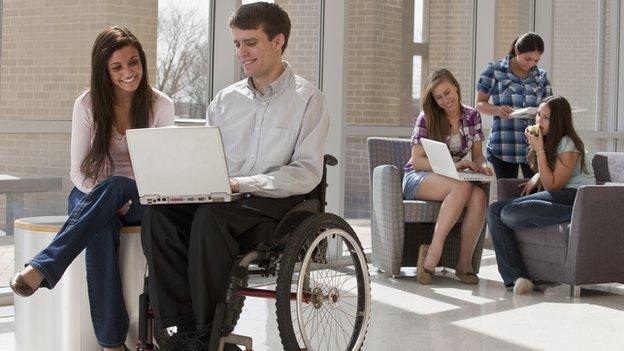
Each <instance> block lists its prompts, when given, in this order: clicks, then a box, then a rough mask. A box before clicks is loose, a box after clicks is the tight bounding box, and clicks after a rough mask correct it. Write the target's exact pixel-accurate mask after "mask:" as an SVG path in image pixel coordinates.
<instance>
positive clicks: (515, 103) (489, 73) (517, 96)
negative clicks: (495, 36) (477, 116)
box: [477, 56, 552, 163]
mask: <svg viewBox="0 0 624 351" xmlns="http://www.w3.org/2000/svg"><path fill="white" fill-rule="evenodd" d="M509 61H510V57H509V56H507V57H505V58H504V59H502V60H500V61H498V62H493V63H490V65H489V66H488V67H487V68H486V69H485V71H483V73H481V77H480V78H479V82H478V83H477V90H479V91H480V92H483V93H485V94H488V95H490V97H491V98H492V103H493V104H494V105H495V106H504V105H506V106H511V107H512V108H523V107H537V106H539V104H540V102H541V101H542V100H543V99H544V98H546V97H547V96H550V95H552V89H551V87H550V82H549V81H548V76H547V74H546V71H544V70H543V69H541V68H538V67H537V66H535V67H533V68H532V69H531V70H530V71H529V75H528V76H527V77H526V78H525V79H522V78H520V77H518V76H517V75H515V74H514V73H513V72H512V71H511V67H509ZM532 123H533V121H531V120H529V119H524V118H511V119H501V118H500V117H498V116H494V120H493V121H492V133H491V135H490V138H489V140H488V146H487V147H488V150H489V151H490V152H491V153H492V154H493V155H494V156H496V157H497V158H499V159H501V160H503V161H505V162H511V163H526V148H527V141H526V137H525V136H524V130H525V129H526V127H527V126H528V125H529V124H532Z"/></svg>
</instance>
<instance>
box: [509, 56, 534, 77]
mask: <svg viewBox="0 0 624 351" xmlns="http://www.w3.org/2000/svg"><path fill="white" fill-rule="evenodd" d="M501 68H503V69H504V70H505V72H507V73H511V74H514V75H515V73H513V72H512V70H511V56H509V55H507V56H505V58H504V59H502V60H501ZM537 75H539V68H537V65H535V66H533V67H531V69H530V70H529V74H528V75H527V77H526V78H524V79H527V78H529V77H534V76H537Z"/></svg>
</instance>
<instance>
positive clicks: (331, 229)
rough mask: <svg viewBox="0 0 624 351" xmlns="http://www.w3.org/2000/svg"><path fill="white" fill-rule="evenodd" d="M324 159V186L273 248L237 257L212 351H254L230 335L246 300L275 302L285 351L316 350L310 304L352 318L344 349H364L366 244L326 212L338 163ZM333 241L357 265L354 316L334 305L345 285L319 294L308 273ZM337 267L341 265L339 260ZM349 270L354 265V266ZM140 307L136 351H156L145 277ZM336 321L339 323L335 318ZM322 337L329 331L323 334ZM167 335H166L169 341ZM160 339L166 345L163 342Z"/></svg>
mask: <svg viewBox="0 0 624 351" xmlns="http://www.w3.org/2000/svg"><path fill="white" fill-rule="evenodd" d="M323 161H324V164H323V175H322V178H321V181H320V183H319V184H318V185H317V186H316V188H314V190H312V191H311V192H310V193H308V194H306V196H305V200H304V201H303V202H302V203H300V204H298V205H297V206H295V207H294V208H292V209H291V210H290V211H288V212H287V213H286V215H285V216H284V218H282V220H281V221H280V222H279V223H278V224H277V226H276V228H275V230H274V231H273V233H272V238H271V239H270V241H271V244H267V243H260V244H259V245H257V246H256V247H255V248H254V249H252V250H251V251H250V252H248V253H246V254H244V255H241V256H239V259H238V261H237V262H235V263H234V266H233V267H232V270H231V274H230V282H229V284H228V286H227V290H226V295H225V301H223V302H221V303H219V304H217V308H216V311H215V316H214V319H213V326H212V330H211V335H210V344H209V348H208V350H210V351H222V350H223V348H224V346H225V344H226V343H232V344H237V345H243V346H245V347H246V350H247V351H251V350H252V339H251V337H248V336H241V335H236V334H232V331H233V330H234V327H235V325H236V323H237V321H238V319H239V317H240V314H241V313H242V307H243V304H244V299H245V298H246V297H257V298H265V299H275V300H276V306H277V321H278V329H279V332H280V337H281V340H282V345H283V346H284V349H285V350H288V351H290V350H303V349H305V350H310V351H311V350H314V349H313V348H312V347H311V346H310V345H307V344H306V341H307V343H311V341H310V336H309V335H308V333H307V332H306V328H305V327H306V326H307V325H305V326H304V328H301V323H302V320H303V319H302V317H303V314H302V313H303V312H302V310H303V308H302V307H301V306H302V304H306V305H307V306H310V305H312V306H313V308H315V309H317V310H320V309H321V308H325V310H323V313H325V314H331V313H332V312H333V313H334V314H338V315H339V316H338V318H339V317H340V316H342V318H343V319H347V321H348V322H350V320H348V318H349V317H353V318H354V322H353V323H350V324H351V325H352V330H353V331H352V333H351V335H350V338H349V337H348V336H343V337H344V339H345V341H346V343H347V345H346V346H345V347H346V350H347V351H352V350H359V349H360V348H361V346H362V345H363V342H364V338H365V336H366V330H367V328H368V323H369V320H370V305H371V297H370V277H369V273H368V266H367V262H366V257H365V255H364V251H363V249H362V246H361V244H360V243H359V240H358V238H357V235H356V234H355V232H354V231H353V229H352V228H351V227H350V226H349V224H348V223H347V222H346V221H344V219H342V218H340V217H338V216H336V215H334V214H331V213H326V212H325V206H326V187H327V181H326V180H327V166H335V165H337V164H338V161H337V160H336V158H335V157H333V156H331V155H325V156H324V160H323ZM293 235H294V236H295V237H293ZM335 238H338V239H340V240H344V244H345V246H346V248H347V250H346V252H348V253H349V255H348V256H350V257H351V259H352V260H353V261H354V264H353V265H352V267H353V269H352V270H353V271H354V272H355V274H356V280H357V282H356V284H355V285H356V286H355V287H354V288H351V289H350V290H349V291H352V290H353V289H356V294H357V295H356V301H355V302H354V304H355V305H357V306H355V305H352V304H349V306H354V307H357V308H356V311H355V312H354V314H353V315H349V314H348V313H345V312H344V311H342V310H339V309H338V308H337V307H336V306H338V305H339V304H340V302H342V299H346V298H347V297H346V295H347V293H346V292H345V293H344V297H343V292H342V291H341V290H340V288H342V286H341V287H332V288H331V289H328V291H327V292H324V291H321V290H323V289H321V288H319V287H316V288H315V289H314V290H311V282H312V281H313V279H312V278H311V277H310V275H311V272H312V271H308V268H311V267H317V266H321V267H322V266H323V264H327V263H328V255H327V246H328V243H329V239H335ZM297 245H299V246H297ZM306 245H314V246H306ZM343 251H345V250H343ZM286 253H288V254H289V257H285V255H286ZM301 256H304V257H301ZM285 262H287V263H286V265H285V267H282V265H284V264H285ZM338 264H340V263H339V262H338ZM250 265H254V266H255V267H256V268H255V269H251V270H250V268H249V267H250ZM298 265H299V266H300V267H303V268H300V269H302V271H300V272H298V273H295V270H296V268H297V267H298ZM278 267H279V268H278ZM333 267H334V266H328V267H327V268H326V271H330V270H331V271H332V272H336V271H335V270H334V268H333ZM340 267H341V269H346V268H345V264H344V263H342V264H341V266H340ZM346 267H351V265H349V266H346ZM285 268H286V271H287V272H289V274H288V275H286V273H287V272H286V271H283V270H284V269H285ZM349 270H351V268H349ZM321 271H322V270H321ZM314 272H315V271H314ZM250 274H254V275H260V276H263V277H268V276H277V285H276V289H275V290H266V289H257V288H249V287H247V278H248V276H249V275H250ZM294 275H297V277H298V283H297V291H296V292H293V291H292V290H293V286H292V284H293V280H292V278H293V276H294ZM332 279H333V278H332ZM345 283H346V281H345V282H342V285H344V284H345ZM288 285H290V287H289V286H288ZM323 287H324V288H325V286H323ZM347 287H348V286H347ZM280 288H281V289H280ZM287 288H288V289H287ZM286 290H288V291H286ZM350 298H352V297H350ZM293 301H294V303H295V305H296V311H297V320H298V321H299V323H298V324H299V326H298V327H299V333H297V332H296V331H295V330H294V329H291V328H290V327H292V328H295V327H296V326H294V325H293V324H295V323H294V321H293V316H292V307H291V306H290V303H292V302H293ZM345 303H346V302H345ZM139 306H140V313H139V340H138V342H137V350H139V351H150V350H156V349H157V348H156V345H155V344H154V339H155V338H156V339H159V335H162V334H156V335H155V334H154V330H153V321H152V320H153V313H152V311H151V307H150V306H149V297H148V295H147V277H146V278H145V287H144V292H143V294H141V296H140V297H139ZM327 311H329V312H327ZM336 311H338V312H336ZM341 313H342V314H344V315H348V317H345V316H343V315H342V314H341ZM300 318H301V319H300ZM333 318H334V319H336V318H337V317H333ZM289 325H290V326H289ZM341 328H342V327H341ZM347 329H349V328H347ZM343 331H344V329H343ZM315 332H316V331H314V330H313V331H312V333H311V334H312V336H314V334H315ZM324 333H325V331H323V334H324ZM337 333H338V332H335V334H333V335H332V336H333V337H334V338H335V339H336V342H337V343H338V342H339V340H338V335H337ZM345 333H346V331H345ZM167 336H168V335H164V337H165V338H166V337H167ZM161 339H162V338H161ZM156 341H157V342H162V340H156ZM302 343H303V344H304V346H303V348H301V347H300V345H301V344H302ZM328 343H329V342H328ZM315 351H319V350H315Z"/></svg>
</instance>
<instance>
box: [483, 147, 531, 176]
mask: <svg viewBox="0 0 624 351" xmlns="http://www.w3.org/2000/svg"><path fill="white" fill-rule="evenodd" d="M487 160H488V161H489V162H490V164H491V165H492V168H493V169H494V174H496V178H497V179H498V178H518V169H522V176H523V177H524V178H531V177H532V176H533V175H534V174H535V172H533V170H531V167H529V164H528V163H511V162H505V161H503V160H501V159H500V158H498V157H496V156H494V154H492V152H491V151H490V149H488V150H487Z"/></svg>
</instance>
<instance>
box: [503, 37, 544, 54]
mask: <svg viewBox="0 0 624 351" xmlns="http://www.w3.org/2000/svg"><path fill="white" fill-rule="evenodd" d="M533 51H537V52H539V53H540V54H543V53H544V40H542V37H540V36H539V34H537V33H533V32H528V33H524V34H522V35H521V36H519V37H517V38H516V39H514V41H513V42H512V43H511V47H510V48H509V53H508V54H507V55H509V57H515V56H516V52H517V53H518V54H524V53H526V52H533Z"/></svg>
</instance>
